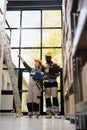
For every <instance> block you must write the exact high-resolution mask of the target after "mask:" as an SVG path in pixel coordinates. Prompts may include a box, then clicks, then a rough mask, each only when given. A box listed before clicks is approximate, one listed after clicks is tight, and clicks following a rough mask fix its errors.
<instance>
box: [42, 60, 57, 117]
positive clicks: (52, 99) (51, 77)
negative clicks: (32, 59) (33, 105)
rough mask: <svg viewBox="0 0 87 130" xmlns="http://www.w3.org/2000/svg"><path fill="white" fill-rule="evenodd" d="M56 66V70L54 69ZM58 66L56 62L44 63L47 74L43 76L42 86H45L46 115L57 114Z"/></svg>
mask: <svg viewBox="0 0 87 130" xmlns="http://www.w3.org/2000/svg"><path fill="white" fill-rule="evenodd" d="M55 67H56V68H57V71H56V69H55ZM58 68H59V67H58V66H57V64H55V63H53V62H51V63H50V64H48V63H47V64H46V65H45V70H48V71H49V72H48V74H45V76H44V77H45V78H44V87H45V96H46V112H47V114H48V115H51V116H52V114H54V115H56V114H58V98H57V96H58V93H57V87H58V83H57V81H56V78H57V76H58V75H56V73H57V74H58V73H59V72H58Z"/></svg>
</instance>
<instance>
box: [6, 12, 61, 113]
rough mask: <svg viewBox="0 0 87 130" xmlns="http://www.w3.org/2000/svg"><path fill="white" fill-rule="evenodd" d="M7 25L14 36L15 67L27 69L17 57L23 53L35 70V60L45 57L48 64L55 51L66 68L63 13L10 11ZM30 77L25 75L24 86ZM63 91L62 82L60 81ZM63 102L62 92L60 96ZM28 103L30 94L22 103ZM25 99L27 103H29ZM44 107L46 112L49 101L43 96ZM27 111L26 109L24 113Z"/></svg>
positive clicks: (59, 62)
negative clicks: (63, 46)
mask: <svg viewBox="0 0 87 130" xmlns="http://www.w3.org/2000/svg"><path fill="white" fill-rule="evenodd" d="M6 17H7V21H8V23H9V25H10V31H9V28H8V27H7V26H6V29H7V33H8V36H11V54H12V61H13V63H14V68H16V69H17V70H19V69H24V66H23V64H22V63H21V62H20V60H19V59H18V58H17V55H18V54H21V55H22V56H23V58H24V59H25V61H26V62H27V63H28V64H29V65H30V66H31V67H32V66H33V60H34V58H36V57H38V58H41V59H42V61H43V64H44V63H45V53H46V52H47V51H49V50H50V51H51V52H52V54H53V61H54V62H56V63H58V64H59V65H60V67H62V47H61V32H62V31H61V29H62V27H61V10H29V11H7V13H6ZM26 82H27V78H26V76H25V75H23V87H25V83H26ZM58 82H59V86H58V90H60V79H58ZM58 98H59V99H60V93H59V94H58ZM23 99H24V100H26V94H25V93H24V95H23V96H22V100H23ZM24 100H23V104H24V103H25V101H24ZM43 102H44V105H43V108H44V111H45V98H44V97H43ZM24 109H26V106H25V108H24V107H23V111H24Z"/></svg>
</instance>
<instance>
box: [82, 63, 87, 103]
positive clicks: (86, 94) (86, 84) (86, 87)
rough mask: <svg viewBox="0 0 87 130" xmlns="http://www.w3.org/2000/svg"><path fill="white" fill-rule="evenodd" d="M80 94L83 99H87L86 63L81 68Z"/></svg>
mask: <svg viewBox="0 0 87 130" xmlns="http://www.w3.org/2000/svg"><path fill="white" fill-rule="evenodd" d="M82 94H83V101H87V63H85V65H84V66H83V68H82Z"/></svg>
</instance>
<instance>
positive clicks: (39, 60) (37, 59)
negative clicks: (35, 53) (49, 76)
mask: <svg viewBox="0 0 87 130" xmlns="http://www.w3.org/2000/svg"><path fill="white" fill-rule="evenodd" d="M34 61H38V62H39V63H40V64H41V63H42V60H41V59H39V58H36V59H34Z"/></svg>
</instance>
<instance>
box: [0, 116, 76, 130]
mask: <svg viewBox="0 0 87 130" xmlns="http://www.w3.org/2000/svg"><path fill="white" fill-rule="evenodd" d="M0 130H75V124H71V123H70V121H68V120H65V119H64V117H62V118H61V119H54V117H52V119H46V118H45V116H40V117H39V118H38V119H36V118H35V117H33V118H32V119H29V118H28V116H23V117H18V118H16V117H14V116H0Z"/></svg>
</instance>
